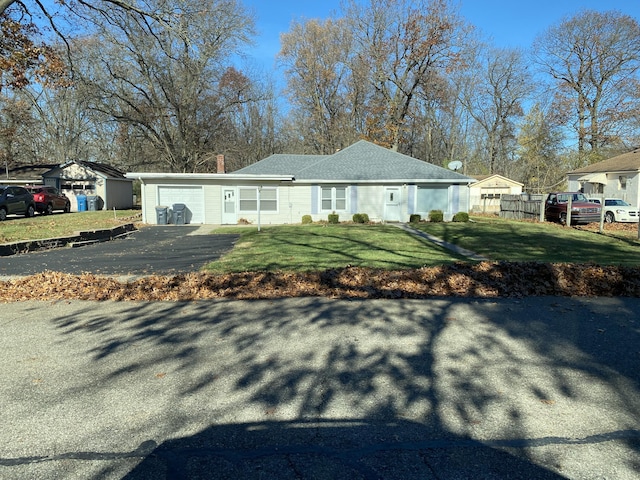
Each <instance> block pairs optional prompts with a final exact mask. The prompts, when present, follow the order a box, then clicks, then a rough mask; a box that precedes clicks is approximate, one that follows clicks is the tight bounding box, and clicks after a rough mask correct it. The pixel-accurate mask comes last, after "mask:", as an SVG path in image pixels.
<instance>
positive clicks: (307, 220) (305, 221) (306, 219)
mask: <svg viewBox="0 0 640 480" xmlns="http://www.w3.org/2000/svg"><path fill="white" fill-rule="evenodd" d="M310 223H313V218H311V215H303V216H302V224H303V225H309V224H310Z"/></svg>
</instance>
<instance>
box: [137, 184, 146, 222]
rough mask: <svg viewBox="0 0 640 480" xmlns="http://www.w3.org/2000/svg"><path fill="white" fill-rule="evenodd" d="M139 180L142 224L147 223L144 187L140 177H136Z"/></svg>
mask: <svg viewBox="0 0 640 480" xmlns="http://www.w3.org/2000/svg"><path fill="white" fill-rule="evenodd" d="M138 180H140V205H141V206H142V223H147V209H146V208H145V203H146V202H145V201H144V200H145V190H146V188H145V187H146V185H145V184H144V180H143V179H142V177H138Z"/></svg>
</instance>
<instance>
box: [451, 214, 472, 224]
mask: <svg viewBox="0 0 640 480" xmlns="http://www.w3.org/2000/svg"><path fill="white" fill-rule="evenodd" d="M452 220H453V221H454V222H468V221H469V214H468V213H467V212H458V213H456V214H455V215H454V216H453V219H452Z"/></svg>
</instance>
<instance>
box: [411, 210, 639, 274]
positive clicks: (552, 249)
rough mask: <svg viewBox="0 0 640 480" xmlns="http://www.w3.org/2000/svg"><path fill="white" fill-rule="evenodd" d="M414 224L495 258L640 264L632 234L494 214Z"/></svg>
mask: <svg viewBox="0 0 640 480" xmlns="http://www.w3.org/2000/svg"><path fill="white" fill-rule="evenodd" d="M414 226H415V227H416V228H418V229H420V230H423V231H425V232H428V233H430V234H432V235H435V236H437V237H440V238H442V239H443V240H445V241H447V242H450V243H453V244H456V245H459V246H461V247H463V248H466V249H469V250H471V251H473V252H476V253H478V254H480V255H483V256H485V257H487V258H489V259H491V260H504V261H514V262H523V261H538V262H546V263H596V264H601V265H640V255H639V254H640V241H638V240H637V238H633V237H631V236H628V237H621V236H619V235H609V234H606V233H605V234H600V233H596V232H590V231H583V230H578V229H575V228H569V227H563V226H561V225H559V224H554V223H533V222H517V221H513V220H505V219H500V218H491V217H474V218H473V222H469V223H421V224H417V225H414Z"/></svg>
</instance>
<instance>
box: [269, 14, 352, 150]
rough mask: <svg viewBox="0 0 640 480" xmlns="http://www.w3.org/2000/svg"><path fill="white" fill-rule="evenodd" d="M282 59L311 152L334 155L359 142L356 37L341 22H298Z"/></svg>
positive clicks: (285, 42) (284, 42)
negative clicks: (337, 151)
mask: <svg viewBox="0 0 640 480" xmlns="http://www.w3.org/2000/svg"><path fill="white" fill-rule="evenodd" d="M281 45H282V46H281V50H280V53H279V58H280V59H281V61H282V62H283V64H284V65H285V66H286V70H285V74H286V76H287V81H288V85H287V92H288V96H289V100H290V102H291V104H292V105H293V106H294V107H295V109H296V113H295V114H296V118H297V122H298V124H299V125H300V126H301V127H302V128H301V135H302V136H303V138H304V143H305V145H306V146H307V148H308V149H309V150H310V151H311V152H313V153H323V154H327V153H333V152H335V151H336V150H337V149H340V148H343V147H345V146H346V145H348V144H350V143H352V141H353V140H354V139H355V138H357V130H356V129H357V122H356V121H354V120H353V118H354V116H355V115H356V113H355V112H357V111H358V109H359V108H360V107H361V105H360V102H359V97H358V95H357V93H358V87H357V85H355V84H354V65H353V63H352V60H353V59H352V54H351V52H352V47H353V38H352V34H351V32H350V30H349V29H348V26H347V24H346V23H345V21H344V20H343V19H339V20H331V19H329V20H326V21H324V22H321V21H318V20H308V21H306V22H305V23H300V22H295V23H293V24H292V27H291V31H290V32H288V33H285V34H283V35H281Z"/></svg>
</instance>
